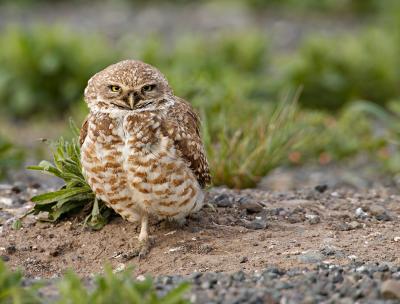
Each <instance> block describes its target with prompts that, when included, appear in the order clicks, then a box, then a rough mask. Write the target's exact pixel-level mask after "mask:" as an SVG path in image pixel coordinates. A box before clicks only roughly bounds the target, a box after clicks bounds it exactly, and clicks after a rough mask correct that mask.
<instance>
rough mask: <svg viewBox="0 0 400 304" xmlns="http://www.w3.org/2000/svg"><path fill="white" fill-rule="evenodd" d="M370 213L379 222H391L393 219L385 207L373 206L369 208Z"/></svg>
mask: <svg viewBox="0 0 400 304" xmlns="http://www.w3.org/2000/svg"><path fill="white" fill-rule="evenodd" d="M369 212H370V213H371V214H372V215H373V216H374V217H375V218H376V219H377V220H378V221H390V220H391V217H390V216H389V214H388V213H387V211H386V209H385V207H383V206H380V205H376V204H373V205H371V206H369Z"/></svg>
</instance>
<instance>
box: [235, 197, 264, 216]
mask: <svg viewBox="0 0 400 304" xmlns="http://www.w3.org/2000/svg"><path fill="white" fill-rule="evenodd" d="M239 203H240V204H239V209H245V210H246V211H247V212H248V213H258V212H261V211H262V210H263V206H262V205H261V204H259V203H258V202H254V201H250V200H248V199H245V200H243V201H242V199H240V200H239Z"/></svg>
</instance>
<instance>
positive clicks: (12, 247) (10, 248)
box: [6, 245, 17, 254]
mask: <svg viewBox="0 0 400 304" xmlns="http://www.w3.org/2000/svg"><path fill="white" fill-rule="evenodd" d="M16 251H17V248H16V247H15V245H10V246H8V247H7V248H6V252H7V254H14V253H15V252H16Z"/></svg>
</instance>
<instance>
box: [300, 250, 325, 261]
mask: <svg viewBox="0 0 400 304" xmlns="http://www.w3.org/2000/svg"><path fill="white" fill-rule="evenodd" d="M297 259H298V260H299V261H300V262H303V263H310V264H314V263H318V262H321V261H322V260H323V259H324V255H323V254H322V253H320V252H318V251H313V250H309V251H306V252H304V253H303V254H301V255H299V256H298V258H297Z"/></svg>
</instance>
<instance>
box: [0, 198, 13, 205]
mask: <svg viewBox="0 0 400 304" xmlns="http://www.w3.org/2000/svg"><path fill="white" fill-rule="evenodd" d="M0 204H2V205H5V206H7V207H11V206H12V204H13V200H12V199H11V198H9V197H0Z"/></svg>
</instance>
